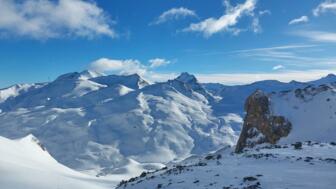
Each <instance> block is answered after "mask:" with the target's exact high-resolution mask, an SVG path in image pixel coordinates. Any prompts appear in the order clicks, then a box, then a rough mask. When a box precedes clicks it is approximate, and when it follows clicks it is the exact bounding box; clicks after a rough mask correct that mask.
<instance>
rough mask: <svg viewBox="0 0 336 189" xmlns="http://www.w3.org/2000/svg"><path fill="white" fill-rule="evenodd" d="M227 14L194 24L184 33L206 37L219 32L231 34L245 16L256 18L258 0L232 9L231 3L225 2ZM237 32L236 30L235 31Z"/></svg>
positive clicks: (248, 0)
mask: <svg viewBox="0 0 336 189" xmlns="http://www.w3.org/2000/svg"><path fill="white" fill-rule="evenodd" d="M224 3H225V6H226V12H225V14H224V15H223V16H221V17H220V18H208V19H206V20H203V21H202V22H199V23H193V24H191V25H190V26H189V27H188V28H185V29H184V30H183V31H189V32H201V33H203V34H204V36H206V37H210V36H211V35H213V34H215V33H218V32H225V31H226V32H231V31H232V28H233V27H234V26H235V25H237V23H238V21H239V19H240V18H241V17H243V16H252V17H254V12H253V11H254V10H255V8H256V3H257V0H246V1H245V2H244V3H242V4H238V5H236V6H235V7H232V6H231V5H230V4H229V1H224ZM233 31H236V29H233Z"/></svg>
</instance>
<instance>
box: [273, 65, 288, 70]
mask: <svg viewBox="0 0 336 189" xmlns="http://www.w3.org/2000/svg"><path fill="white" fill-rule="evenodd" d="M284 68H285V66H283V65H281V64H279V65H276V66H274V67H273V68H272V70H281V69H284Z"/></svg>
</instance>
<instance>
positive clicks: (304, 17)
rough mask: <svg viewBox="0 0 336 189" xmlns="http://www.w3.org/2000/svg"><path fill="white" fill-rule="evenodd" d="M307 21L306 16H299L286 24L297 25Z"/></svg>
mask: <svg viewBox="0 0 336 189" xmlns="http://www.w3.org/2000/svg"><path fill="white" fill-rule="evenodd" d="M308 21H309V18H308V16H301V17H300V18H295V19H293V20H291V21H290V22H289V23H288V24H289V25H293V24H299V23H306V22H308Z"/></svg>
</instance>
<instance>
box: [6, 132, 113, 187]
mask: <svg viewBox="0 0 336 189" xmlns="http://www.w3.org/2000/svg"><path fill="white" fill-rule="evenodd" d="M0 154H1V157H0V173H1V177H0V184H1V185H0V187H1V188H3V189H46V188H85V189H107V188H111V187H112V186H114V184H113V182H108V181H105V180H102V179H98V178H95V177H91V176H88V175H84V174H82V173H79V172H76V171H73V170H71V169H69V168H67V167H65V166H63V165H61V164H59V163H58V162H57V161H56V160H54V159H53V158H52V157H51V156H50V155H49V154H48V152H47V151H45V149H43V147H42V146H41V145H40V143H39V142H38V140H37V139H36V138H35V137H34V136H32V135H29V136H27V137H25V138H22V139H18V140H9V139H7V138H4V137H0Z"/></svg>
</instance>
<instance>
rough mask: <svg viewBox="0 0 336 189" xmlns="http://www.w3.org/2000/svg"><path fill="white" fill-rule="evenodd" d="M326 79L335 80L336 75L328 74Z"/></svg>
mask: <svg viewBox="0 0 336 189" xmlns="http://www.w3.org/2000/svg"><path fill="white" fill-rule="evenodd" d="M325 78H330V79H334V78H336V75H335V74H333V73H330V74H328V75H327V76H326V77H325Z"/></svg>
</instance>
